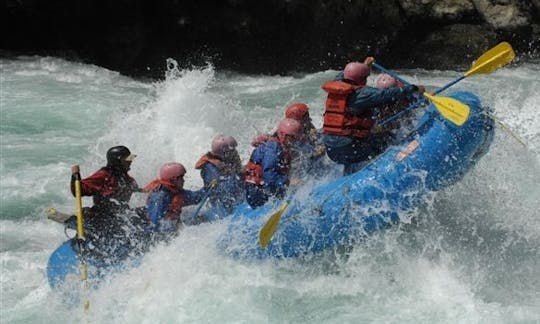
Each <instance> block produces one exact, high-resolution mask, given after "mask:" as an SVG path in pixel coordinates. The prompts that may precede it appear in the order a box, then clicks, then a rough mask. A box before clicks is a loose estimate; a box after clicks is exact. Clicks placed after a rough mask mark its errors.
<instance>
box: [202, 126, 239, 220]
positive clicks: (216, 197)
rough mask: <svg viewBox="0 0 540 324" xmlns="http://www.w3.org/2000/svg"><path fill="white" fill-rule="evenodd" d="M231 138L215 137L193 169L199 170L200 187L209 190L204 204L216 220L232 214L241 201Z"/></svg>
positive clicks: (234, 152)
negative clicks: (201, 180)
mask: <svg viewBox="0 0 540 324" xmlns="http://www.w3.org/2000/svg"><path fill="white" fill-rule="evenodd" d="M237 146H238V143H237V142H236V139H235V138H234V137H232V136H226V135H218V136H216V137H215V138H214V139H213V140H212V143H211V150H210V152H207V153H205V154H204V155H203V156H201V158H199V160H198V161H197V163H196V164H195V169H197V170H201V178H202V179H203V183H204V187H205V188H206V190H209V196H208V201H209V204H210V206H211V207H212V208H211V210H213V211H214V213H215V214H216V217H217V218H222V217H225V216H227V215H229V214H230V213H232V211H233V209H234V207H236V206H237V205H238V204H240V203H241V202H243V201H244V196H245V193H244V191H245V190H244V168H243V166H242V162H241V160H240V155H239V154H238V151H237V150H236V147H237Z"/></svg>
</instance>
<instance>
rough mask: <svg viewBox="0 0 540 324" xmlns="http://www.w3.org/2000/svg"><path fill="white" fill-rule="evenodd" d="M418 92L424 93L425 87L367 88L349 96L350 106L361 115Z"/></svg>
mask: <svg viewBox="0 0 540 324" xmlns="http://www.w3.org/2000/svg"><path fill="white" fill-rule="evenodd" d="M416 91H418V92H420V91H424V87H423V86H416V85H408V86H404V87H391V88H386V89H376V88H372V87H367V86H366V87H363V88H362V89H359V90H358V91H356V92H355V93H353V94H352V95H351V96H349V99H348V104H349V107H350V109H351V112H352V113H357V114H360V113H362V112H364V111H365V109H368V108H374V107H378V106H381V105H385V104H390V103H393V102H397V101H399V100H401V99H405V98H407V97H409V96H410V95H412V94H413V93H415V92H416Z"/></svg>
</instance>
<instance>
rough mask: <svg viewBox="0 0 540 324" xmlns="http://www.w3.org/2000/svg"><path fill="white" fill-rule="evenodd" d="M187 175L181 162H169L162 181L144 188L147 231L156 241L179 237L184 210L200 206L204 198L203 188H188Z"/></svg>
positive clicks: (164, 166) (161, 170)
mask: <svg viewBox="0 0 540 324" xmlns="http://www.w3.org/2000/svg"><path fill="white" fill-rule="evenodd" d="M185 174H186V168H185V167H184V166H183V165H182V164H181V163H177V162H169V163H165V164H164V165H162V166H161V168H160V169H159V178H157V179H155V180H153V181H151V182H150V183H148V184H147V185H146V186H145V187H144V192H146V193H147V198H146V213H147V217H148V221H149V226H148V228H147V230H148V231H149V232H151V233H152V234H153V236H154V240H161V239H167V238H169V237H171V236H173V235H174V234H176V233H177V232H178V230H179V229H180V227H181V225H182V222H181V218H180V215H181V213H182V208H183V207H185V206H189V205H194V204H197V203H199V202H200V201H201V199H202V197H203V196H204V193H205V191H204V190H202V189H201V190H198V191H191V190H186V189H184V175H185Z"/></svg>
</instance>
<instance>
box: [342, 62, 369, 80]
mask: <svg viewBox="0 0 540 324" xmlns="http://www.w3.org/2000/svg"><path fill="white" fill-rule="evenodd" d="M370 73H371V70H370V68H369V66H368V65H367V64H364V63H360V62H351V63H349V64H347V65H346V66H345V69H344V70H343V77H344V78H345V79H347V80H351V81H354V82H356V84H358V85H364V84H366V78H367V77H368V76H369V74H370Z"/></svg>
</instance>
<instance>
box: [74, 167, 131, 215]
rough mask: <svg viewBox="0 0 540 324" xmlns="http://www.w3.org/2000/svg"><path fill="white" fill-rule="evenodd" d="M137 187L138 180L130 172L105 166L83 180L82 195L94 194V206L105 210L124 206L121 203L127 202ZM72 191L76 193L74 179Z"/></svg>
mask: <svg viewBox="0 0 540 324" xmlns="http://www.w3.org/2000/svg"><path fill="white" fill-rule="evenodd" d="M137 188H138V186H137V182H136V181H135V179H133V178H132V177H131V176H130V175H129V174H127V173H123V172H116V171H113V170H112V169H111V168H109V167H103V168H101V169H99V170H98V171H96V172H95V173H94V174H92V175H91V176H89V177H88V178H85V179H83V180H82V181H81V193H82V195H83V196H92V197H93V201H94V206H95V207H96V208H98V209H103V210H112V209H115V208H120V207H124V206H120V205H123V204H127V203H128V202H129V200H130V198H131V195H132V194H133V192H135V191H136V190H137ZM71 192H72V193H73V194H75V185H74V182H73V181H72V183H71ZM118 204H120V205H118Z"/></svg>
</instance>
